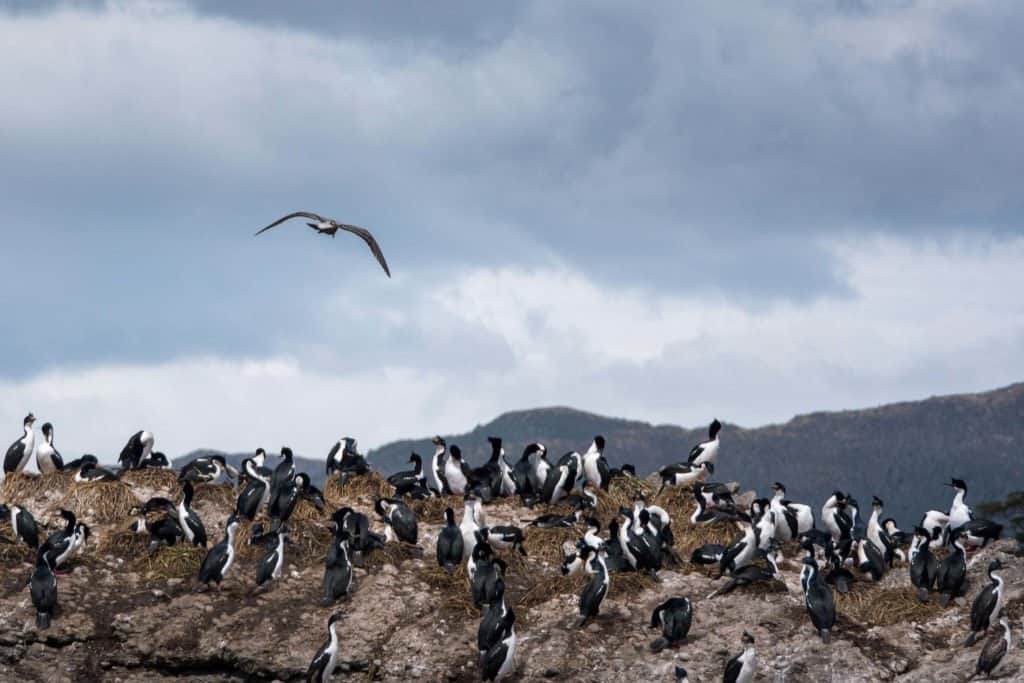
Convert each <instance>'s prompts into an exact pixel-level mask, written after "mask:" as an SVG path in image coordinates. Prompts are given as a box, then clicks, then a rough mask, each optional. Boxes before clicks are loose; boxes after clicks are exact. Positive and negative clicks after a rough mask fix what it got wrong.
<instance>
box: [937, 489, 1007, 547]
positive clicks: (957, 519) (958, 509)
mask: <svg viewBox="0 0 1024 683" xmlns="http://www.w3.org/2000/svg"><path fill="white" fill-rule="evenodd" d="M948 486H951V487H952V488H953V490H954V491H955V492H956V493H955V494H954V495H953V504H952V505H951V506H950V508H949V527H948V533H947V537H948V536H949V534H950V533H952V532H954V531H959V532H960V534H961V536H960V537H961V540H962V541H963V543H964V545H965V546H970V547H979V546H980V547H982V548H983V547H985V546H986V545H988V544H989V543H990V542H992V541H995V540H997V539H998V538H999V536H1000V535H1001V534H1002V532H1003V525H1002V524H997V523H996V522H993V521H991V520H988V519H980V518H975V516H974V511H973V510H972V509H971V508H970V506H969V505H967V483H966V482H965V481H964V480H963V479H953V480H951V481H950V483H949V484H948Z"/></svg>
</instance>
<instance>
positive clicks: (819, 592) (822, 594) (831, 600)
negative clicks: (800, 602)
mask: <svg viewBox="0 0 1024 683" xmlns="http://www.w3.org/2000/svg"><path fill="white" fill-rule="evenodd" d="M800 587H801V588H802V589H803V591H804V604H805V605H806V607H807V614H808V616H810V618H811V623H812V624H814V628H815V629H816V630H817V631H818V635H819V636H821V642H823V643H828V642H829V641H830V640H831V639H832V627H833V626H835V623H836V603H835V596H833V595H832V589H831V588H829V587H828V585H826V584H825V582H824V581H822V580H821V576H820V575H819V574H818V563H817V561H815V559H814V558H813V557H805V558H804V566H803V569H802V570H801V571H800Z"/></svg>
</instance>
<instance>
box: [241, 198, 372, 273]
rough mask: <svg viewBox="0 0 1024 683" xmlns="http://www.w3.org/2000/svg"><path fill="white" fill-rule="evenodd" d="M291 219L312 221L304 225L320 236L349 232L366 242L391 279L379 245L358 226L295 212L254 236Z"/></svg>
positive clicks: (367, 231)
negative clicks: (340, 231) (341, 231)
mask: <svg viewBox="0 0 1024 683" xmlns="http://www.w3.org/2000/svg"><path fill="white" fill-rule="evenodd" d="M293 218H306V219H308V220H310V221H313V222H312V223H306V225H308V226H309V227H310V228H312V229H313V230H316V231H317V233H319V234H321V235H329V236H331V237H334V236H335V234H336V233H337V232H338V231H339V230H343V231H345V232H350V233H352V234H353V235H356V236H357V237H359V239H361V240H363V241H364V242H366V245H367V246H368V247H370V251H371V252H373V256H374V258H376V259H377V263H379V264H380V267H381V268H383V269H384V273H385V274H386V275H387V276H388V277H391V271H390V270H389V269H388V262H387V261H385V260H384V252H382V251H381V249H380V245H379V244H377V240H376V239H375V238H374V236H373V235H371V234H370V231H369V230H366V229H365V228H360V227H359V226H358V225H349V224H347V223H339V222H338V221H336V220H333V219H331V218H324V217H323V216H319V215H317V214H315V213H309V212H308V211H296V212H294V213H290V214H288V215H287V216H284V217H282V218H278V219H277V220H276V221H274V222H273V223H271V224H270V225H268V226H267V227H265V228H262V229H260V230H259V231H258V232H257V233H256V235H257V236H258V235H262V234H263V233H265V232H266V231H267V230H270V229H271V228H273V227H276V226H278V225H281V224H282V223H284V222H285V221H289V220H291V219H293Z"/></svg>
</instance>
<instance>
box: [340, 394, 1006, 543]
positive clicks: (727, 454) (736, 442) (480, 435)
mask: <svg viewBox="0 0 1024 683" xmlns="http://www.w3.org/2000/svg"><path fill="white" fill-rule="evenodd" d="M718 417H719V418H722V417H724V416H718ZM709 422H710V416H709ZM706 431H707V427H706V426H705V427H701V428H694V429H685V428H682V427H678V426H674V425H651V424H648V423H646V422H637V421H631V420H622V419H617V418H609V417H602V416H600V415H594V414H592V413H586V412H582V411H579V410H574V409H571V408H539V409H535V410H523V411H517V412H511V413H506V414H504V415H502V416H500V417H498V418H497V419H495V420H494V421H493V422H490V423H488V424H486V425H478V426H477V427H476V428H474V429H473V430H472V431H470V432H468V433H465V434H456V435H442V436H444V437H445V439H446V440H447V441H448V443H449V444H451V443H457V444H458V445H459V446H460V447H461V448H462V450H463V453H464V454H465V455H466V456H467V458H468V460H469V462H470V463H471V464H474V465H475V464H478V463H480V462H483V461H484V460H485V459H486V458H487V457H488V455H489V454H490V449H489V446H488V444H487V437H488V436H500V437H502V438H503V439H504V441H505V451H506V454H507V457H508V458H509V460H514V459H516V458H518V457H519V455H520V453H521V452H522V449H523V447H524V446H525V445H526V444H528V443H531V442H533V441H540V442H542V443H544V444H545V445H547V447H548V450H549V453H551V454H552V455H554V456H559V455H561V454H562V453H564V452H566V451H570V450H582V449H584V448H586V447H587V446H588V445H589V443H590V440H591V439H592V438H593V437H594V435H595V434H601V435H603V436H604V437H605V439H606V440H607V443H608V445H607V448H606V455H607V456H608V459H609V460H610V462H611V463H612V465H613V466H614V465H618V464H621V463H625V462H630V463H633V464H634V465H635V466H636V468H637V472H638V473H640V474H641V475H646V474H648V473H650V472H653V471H654V470H656V469H658V468H659V467H661V466H662V465H665V464H667V463H670V462H675V461H678V460H684V459H685V458H686V454H687V452H688V451H689V449H690V446H692V445H693V444H694V443H697V442H698V441H700V440H701V439H702V438H704V437H705V435H706ZM430 436H432V435H430ZM430 436H424V437H423V438H421V439H415V440H404V441H396V442H393V443H390V444H387V445H385V446H382V447H380V448H378V449H375V450H373V451H371V452H370V453H369V454H368V457H369V459H370V462H371V463H373V464H374V465H375V466H376V467H377V468H379V469H380V470H381V471H383V472H387V473H390V472H394V471H397V470H399V469H403V468H405V467H407V464H406V462H407V460H408V457H409V453H410V452H412V451H416V452H418V453H420V454H421V455H423V456H424V460H425V461H426V460H428V459H429V456H430V455H431V454H432V453H433V446H432V445H431V444H430ZM721 440H722V449H721V454H720V456H719V466H718V470H717V472H716V476H715V479H716V480H737V481H740V482H742V484H743V485H744V486H746V487H750V488H754V489H756V490H758V491H759V492H760V493H761V494H762V495H764V494H767V493H768V490H769V486H770V485H771V484H772V482H774V481H781V482H783V483H784V484H785V485H786V488H787V492H788V494H789V497H790V498H793V499H794V500H799V501H802V502H807V503H808V504H810V505H812V506H813V507H814V508H815V509H816V510H820V507H821V504H822V503H823V502H824V501H825V498H826V497H827V496H828V495H829V494H830V493H831V492H832V491H833V490H835V489H842V490H843V491H847V492H850V493H852V494H853V495H854V496H855V497H856V498H857V499H858V500H859V501H860V502H861V509H862V511H863V514H865V515H868V514H870V503H871V496H872V495H877V496H878V497H880V498H882V499H883V500H884V501H885V504H886V514H887V515H888V516H893V517H896V519H897V520H898V521H899V523H900V525H901V526H902V527H903V528H904V529H908V528H910V527H912V526H913V524H915V523H916V522H917V521H918V520H919V518H920V516H921V514H922V513H923V512H924V511H925V510H927V509H930V508H936V509H947V508H948V507H949V502H950V499H951V498H950V495H949V490H948V489H946V488H945V487H944V486H943V484H944V483H947V482H948V481H949V479H950V477H957V478H959V479H964V480H966V481H967V483H968V486H969V492H968V496H967V500H968V502H969V503H972V504H976V503H980V502H982V501H986V500H993V499H1001V498H1003V497H1004V496H1005V495H1006V494H1007V493H1008V492H1010V491H1011V490H1013V489H1014V488H1017V489H1019V488H1020V487H1021V482H1024V383H1022V384H1014V385H1011V386H1009V387H1006V388H1003V389H997V390H995V391H990V392H985V393H979V394H960V395H953V396H942V397H933V398H929V399H926V400H923V401H914V402H907V403H896V404H892V405H887V406H882V407H878V408H869V409H865V410H846V411H842V412H832V413H825V412H822V413H812V414H809V415H801V416H799V417H795V418H793V419H792V420H790V421H789V422H787V423H785V424H781V425H771V426H767V427H760V428H757V429H743V428H741V427H738V426H735V425H732V424H726V425H725V426H724V427H723V429H722V434H721ZM320 469H321V470H322V466H321V468H320Z"/></svg>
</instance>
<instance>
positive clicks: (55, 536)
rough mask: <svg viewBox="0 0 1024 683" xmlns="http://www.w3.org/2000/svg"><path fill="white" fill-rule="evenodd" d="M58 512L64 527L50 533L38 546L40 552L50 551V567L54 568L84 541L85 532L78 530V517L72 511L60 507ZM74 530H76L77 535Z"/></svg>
mask: <svg viewBox="0 0 1024 683" xmlns="http://www.w3.org/2000/svg"><path fill="white" fill-rule="evenodd" d="M59 514H60V516H61V518H63V519H64V528H63V529H60V530H58V531H55V532H54V533H52V534H50V535H49V536H48V537H47V539H46V541H45V542H44V543H43V545H42V546H41V547H40V548H39V552H41V553H47V552H52V559H53V561H52V562H51V564H50V567H51V569H54V570H56V569H57V568H58V567H60V566H61V565H62V564H64V563H65V562H67V560H68V559H69V558H70V557H71V555H72V553H74V552H75V551H76V550H77V549H78V547H80V546H81V544H82V543H84V538H82V536H83V535H84V533H85V532H84V531H78V518H77V517H76V516H75V513H74V512H72V511H71V510H63V509H62V510H60V511H59ZM76 531H78V534H77V536H76Z"/></svg>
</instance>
